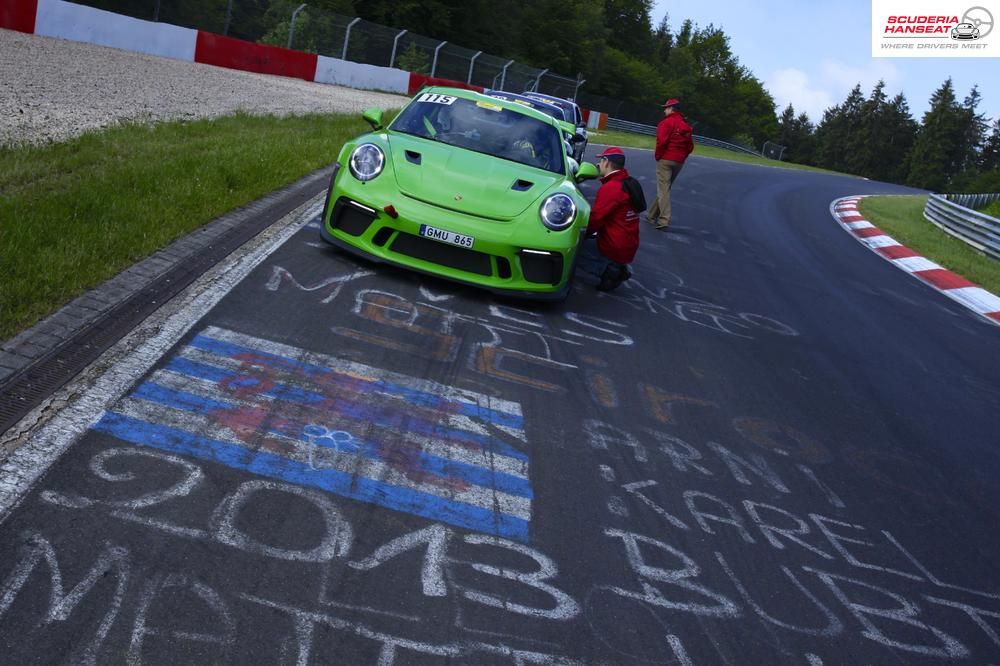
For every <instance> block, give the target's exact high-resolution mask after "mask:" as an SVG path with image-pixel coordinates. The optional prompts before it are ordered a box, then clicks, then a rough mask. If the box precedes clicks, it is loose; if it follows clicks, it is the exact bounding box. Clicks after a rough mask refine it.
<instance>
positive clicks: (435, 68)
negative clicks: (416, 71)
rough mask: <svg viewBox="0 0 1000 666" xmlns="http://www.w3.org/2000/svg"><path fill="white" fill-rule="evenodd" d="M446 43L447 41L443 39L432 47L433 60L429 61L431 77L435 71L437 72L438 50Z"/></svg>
mask: <svg viewBox="0 0 1000 666" xmlns="http://www.w3.org/2000/svg"><path fill="white" fill-rule="evenodd" d="M447 43H448V41H447V40H445V41H443V42H441V43H440V44H438V45H437V48H436V49H434V62H432V63H431V78H432V79H433V78H434V74H435V72H437V67H438V52H439V51H440V50H441V47H442V46H444V45H445V44H447Z"/></svg>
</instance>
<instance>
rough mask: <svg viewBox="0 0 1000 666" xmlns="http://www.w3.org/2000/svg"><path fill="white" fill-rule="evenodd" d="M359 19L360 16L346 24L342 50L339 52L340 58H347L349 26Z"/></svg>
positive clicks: (352, 25) (349, 35) (349, 39)
mask: <svg viewBox="0 0 1000 666" xmlns="http://www.w3.org/2000/svg"><path fill="white" fill-rule="evenodd" d="M360 20H361V17H360V16H359V17H357V18H356V19H354V20H353V21H351V22H350V23H348V24H347V31H346V32H345V33H344V52H343V53H341V54H340V59H341V60H347V44H348V42H350V41H351V28H353V27H354V24H355V23H357V22H358V21H360Z"/></svg>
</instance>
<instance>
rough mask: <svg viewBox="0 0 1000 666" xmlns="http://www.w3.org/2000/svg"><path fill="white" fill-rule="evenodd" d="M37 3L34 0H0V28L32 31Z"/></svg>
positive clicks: (33, 29)
mask: <svg viewBox="0 0 1000 666" xmlns="http://www.w3.org/2000/svg"><path fill="white" fill-rule="evenodd" d="M37 5H38V3H37V2H36V0H0V28H5V29H7V30H17V31H18V32H27V33H29V34H30V33H33V32H34V31H35V14H36V13H37V11H38V6H37Z"/></svg>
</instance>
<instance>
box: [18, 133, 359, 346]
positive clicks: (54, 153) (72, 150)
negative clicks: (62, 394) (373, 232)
mask: <svg viewBox="0 0 1000 666" xmlns="http://www.w3.org/2000/svg"><path fill="white" fill-rule="evenodd" d="M366 129H367V125H366V124H365V123H364V121H362V120H361V118H360V117H359V116H358V115H350V116H346V115H340V114H336V115H334V114H330V115H310V116H297V117H288V118H277V117H273V116H250V115H236V116H230V117H226V118H219V119H214V120H197V121H178V122H169V123H162V124H157V125H123V126H119V127H115V128H112V129H109V130H106V131H101V132H93V133H89V134H85V135H83V136H81V137H78V138H76V139H73V140H71V141H68V142H65V143H58V144H51V145H47V146H42V147H16V148H4V149H0V340H5V339H7V338H9V337H11V336H12V335H14V334H16V333H17V332H18V331H20V330H23V329H24V328H27V327H29V326H31V325H32V324H34V323H35V322H37V321H38V320H39V319H41V318H42V317H44V316H46V315H47V314H49V313H50V312H52V311H53V310H55V309H56V308H58V307H60V306H62V305H63V304H65V303H67V302H68V301H70V300H72V299H73V298H75V297H76V296H78V295H79V294H81V293H83V292H84V291H86V290H87V289H90V288H92V287H94V286H96V285H98V284H100V283H101V282H102V281H104V280H106V279H107V278H109V277H112V276H113V275H115V274H117V273H119V272H120V271H122V270H124V269H125V268H127V267H128V266H130V265H132V264H133V263H135V262H136V261H139V260H140V259H143V258H144V257H147V256H149V255H150V254H152V253H153V252H155V251H156V250H158V249H160V248H162V247H163V246H165V245H167V244H168V243H170V242H171V241H173V240H175V239H177V238H179V237H180V236H183V235H184V234H186V233H188V232H190V231H192V230H194V229H196V228H197V227H199V226H201V225H203V224H205V223H206V222H209V221H210V220H212V219H214V218H216V217H218V216H219V215H221V214H223V213H225V212H226V211H228V210H231V209H233V208H236V207H238V206H241V205H243V204H246V203H248V202H250V201H252V200H254V199H256V198H259V197H261V196H263V195H265V194H267V193H268V192H271V191H273V190H275V189H277V188H279V187H281V186H283V185H286V184H288V183H291V182H294V181H295V180H297V179H299V178H301V177H303V176H305V175H306V174H308V173H310V172H312V171H315V170H316V169H318V168H321V167H323V166H325V165H328V164H331V163H333V162H334V161H335V160H336V158H337V154H338V153H339V152H340V148H341V146H342V145H343V143H344V141H346V140H347V139H349V138H351V137H353V136H355V135H357V134H359V133H361V132H362V131H364V130H366Z"/></svg>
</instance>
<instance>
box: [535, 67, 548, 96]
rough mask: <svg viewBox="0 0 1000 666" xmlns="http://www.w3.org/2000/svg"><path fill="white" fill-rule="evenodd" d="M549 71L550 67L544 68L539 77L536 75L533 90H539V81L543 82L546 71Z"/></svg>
mask: <svg viewBox="0 0 1000 666" xmlns="http://www.w3.org/2000/svg"><path fill="white" fill-rule="evenodd" d="M548 71H549V70H548V69H543V70H542V73H541V74H539V75H538V76H537V77H535V83H534V85H533V86H532V87H531V89H532V90H533V91H535V92H538V84H539V83H541V81H542V77H543V76H545V73H546V72H548Z"/></svg>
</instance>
